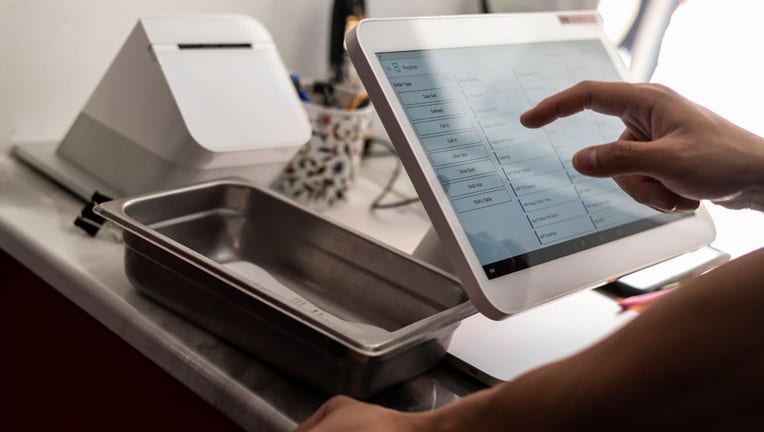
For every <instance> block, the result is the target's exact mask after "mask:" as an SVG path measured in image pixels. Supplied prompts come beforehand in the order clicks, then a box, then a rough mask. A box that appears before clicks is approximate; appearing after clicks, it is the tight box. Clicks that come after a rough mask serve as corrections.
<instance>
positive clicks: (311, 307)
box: [96, 180, 475, 397]
mask: <svg viewBox="0 0 764 432" xmlns="http://www.w3.org/2000/svg"><path fill="white" fill-rule="evenodd" d="M96 212H97V213H99V214H101V215H102V216H104V217H105V218H107V219H109V220H111V221H113V222H114V223H116V224H117V225H119V226H121V227H122V228H123V230H124V231H123V232H124V234H123V238H124V242H125V245H126V248H125V270H126V273H127V276H128V278H129V279H130V281H131V282H132V284H133V285H134V286H135V287H136V288H137V289H138V290H140V291H141V292H143V293H144V294H146V295H148V296H150V297H152V298H154V299H156V300H157V301H159V302H161V303H163V304H165V305H167V306H168V307H170V308H172V309H174V310H176V311H177V312H178V313H180V314H182V315H184V316H186V317H187V318H189V319H190V320H192V321H195V322H196V323H198V324H199V325H201V326H203V327H205V328H207V329H208V330H210V331H212V332H213V333H216V334H218V335H220V336H222V337H223V338H226V339H228V340H229V341H231V342H233V343H234V344H236V345H238V346H240V347H242V348H243V349H245V350H247V351H249V352H251V353H252V354H254V355H255V356H257V357H258V358H260V359H261V360H263V361H265V362H267V363H269V364H271V365H272V366H273V367H275V368H278V369H280V370H282V371H284V372H286V373H288V374H290V375H292V376H294V377H296V378H299V379H301V380H303V381H305V382H306V383H309V384H310V385H312V386H313V387H315V388H317V389H319V390H321V391H323V392H325V393H329V394H334V393H344V394H349V395H352V396H356V397H368V396H370V395H372V394H374V393H376V392H378V391H379V390H382V389H383V388H386V387H388V386H390V385H393V384H395V383H398V382H401V381H404V380H406V379H408V378H411V377H413V376H415V375H417V374H419V373H421V372H423V371H425V370H427V369H428V368H430V367H432V366H433V365H434V364H435V363H437V362H438V361H439V360H440V359H441V358H442V357H443V356H444V355H445V352H446V348H447V346H448V343H449V341H450V339H451V335H452V333H453V331H454V330H455V329H456V326H457V325H458V324H459V322H460V321H461V320H462V319H464V318H465V317H467V316H469V315H471V314H473V313H475V310H474V308H473V307H472V305H471V303H469V301H468V299H467V297H466V295H465V294H464V292H463V291H462V289H461V287H460V285H459V283H458V281H457V280H455V279H454V278H453V277H451V276H449V275H448V274H446V273H444V272H442V271H440V270H438V269H436V268H434V267H431V266H429V265H428V264H426V263H424V262H421V261H418V260H416V259H414V258H412V257H410V256H408V255H406V254H403V253H401V252H399V251H397V250H395V249H392V248H390V247H388V246H386V245H383V244H381V243H379V242H376V241H374V240H372V239H370V238H368V237H365V236H364V235H362V234H359V233H357V232H354V231H353V230H351V229H349V228H346V227H342V226H339V225H337V224H336V223H334V222H331V221H329V220H327V219H326V218H324V217H323V216H321V215H319V214H317V213H314V212H311V211H308V210H306V209H304V208H302V207H299V206H298V205H296V204H294V203H292V202H290V201H288V200H286V199H285V198H282V197H280V196H278V195H277V194H275V193H273V192H270V191H268V190H264V189H260V188H257V187H255V186H253V185H251V184H248V183H246V182H243V181H237V180H224V181H215V182H209V183H204V184H200V185H196V186H191V187H186V188H181V189H177V190H172V191H168V192H159V193H154V194H149V195H144V196H140V197H136V198H127V199H121V200H116V201H111V202H108V203H105V204H102V205H101V206H100V207H98V208H97V209H96Z"/></svg>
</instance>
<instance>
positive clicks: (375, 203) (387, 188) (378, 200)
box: [371, 140, 419, 210]
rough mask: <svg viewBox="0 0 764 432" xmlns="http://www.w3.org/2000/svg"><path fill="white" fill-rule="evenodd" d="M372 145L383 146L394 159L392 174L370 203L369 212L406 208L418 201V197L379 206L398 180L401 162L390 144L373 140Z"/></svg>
mask: <svg viewBox="0 0 764 432" xmlns="http://www.w3.org/2000/svg"><path fill="white" fill-rule="evenodd" d="M372 142H373V143H377V144H381V145H382V146H384V147H385V148H386V149H387V150H388V151H389V152H390V153H389V155H390V156H394V157H395V168H394V169H393V173H392V174H391V175H390V178H389V179H388V180H387V184H385V187H384V188H382V191H381V192H380V193H379V195H377V197H376V198H374V201H373V202H372V203H371V210H385V209H392V208H398V207H403V206H407V205H409V204H413V203H415V202H418V201H419V197H417V198H406V199H403V200H400V201H394V202H391V203H386V204H381V201H382V200H383V199H385V197H386V196H387V195H389V194H390V192H391V191H392V190H393V185H395V182H396V181H397V180H398V177H400V175H401V160H400V159H399V158H398V153H396V151H395V148H394V147H393V146H392V144H390V143H388V142H386V141H379V140H373V141H372ZM372 155H373V156H377V154H372Z"/></svg>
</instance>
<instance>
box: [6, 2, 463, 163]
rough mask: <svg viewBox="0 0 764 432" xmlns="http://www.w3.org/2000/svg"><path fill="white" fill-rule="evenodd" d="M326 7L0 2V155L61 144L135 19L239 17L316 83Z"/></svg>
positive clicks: (388, 10)
mask: <svg viewBox="0 0 764 432" xmlns="http://www.w3.org/2000/svg"><path fill="white" fill-rule="evenodd" d="M331 5H332V0H153V1H152V0H131V1H117V0H0V149H2V148H7V144H8V143H9V142H10V141H14V142H17V141H30V140H44V139H58V138H60V137H62V136H63V135H64V134H65V133H66V131H67V129H68V128H69V126H70V124H71V122H72V121H73V120H74V118H75V116H76V115H77V113H78V112H79V110H80V109H81V108H82V106H83V105H84V104H85V102H86V101H87V98H88V97H89V95H90V93H91V92H92V90H93V89H94V88H95V86H96V84H97V83H98V80H99V79H100V77H101V75H102V74H103V73H104V72H105V71H106V69H107V67H108V66H109V63H110V62H111V60H112V58H113V57H114V56H115V55H116V53H117V51H118V50H119V48H120V46H121V45H122V42H123V41H124V39H125V38H126V37H127V35H128V33H129V32H130V30H131V29H132V27H133V25H134V24H135V21H136V20H137V18H138V17H140V16H155V15H171V14H200V13H243V14H248V15H251V16H253V17H255V18H257V19H259V20H260V21H262V22H263V23H264V24H265V25H266V26H267V27H268V28H269V29H270V31H271V33H272V34H273V37H274V39H275V41H276V44H277V46H278V47H279V50H280V52H281V55H282V57H283V58H284V61H285V62H286V64H287V66H288V67H289V68H290V69H291V70H293V71H296V72H298V73H300V74H302V75H303V76H308V77H316V76H322V75H323V74H324V71H325V69H326V66H327V57H328V43H329V42H328V31H329V21H330V15H331ZM477 5H478V1H477V0H438V1H424V0H419V1H415V0H367V6H368V9H369V14H370V15H373V16H391V15H422V14H448V13H471V12H476V11H477Z"/></svg>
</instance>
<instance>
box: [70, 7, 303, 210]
mask: <svg viewBox="0 0 764 432" xmlns="http://www.w3.org/2000/svg"><path fill="white" fill-rule="evenodd" d="M310 134H311V128H310V123H309V120H308V117H307V115H306V113H305V110H304V109H303V107H302V104H301V102H300V100H299V98H298V96H297V94H296V92H295V89H294V87H293V85H292V82H291V80H290V78H289V74H288V72H287V70H286V68H285V66H284V64H283V62H282V61H281V58H280V57H279V54H278V52H277V50H276V47H275V45H274V44H273V40H272V39H271V36H270V34H269V33H268V31H267V30H266V28H265V27H264V26H263V25H262V24H260V23H259V22H257V21H255V20H254V19H252V18H249V17H246V16H212V17H210V16H200V17H180V18H143V19H140V20H139V21H138V23H137V25H136V26H135V28H134V29H133V31H132V33H131V34H130V36H129V37H128V39H127V41H126V42H125V44H124V45H123V46H122V49H121V50H120V51H119V53H118V54H117V57H116V58H115V59H114V61H113V62H112V64H111V66H110V67H109V69H108V71H107V72H106V74H105V75H104V77H103V78H102V79H101V82H100V83H99V84H98V86H97V88H96V89H95V91H94V92H93V94H92V95H91V97H90V99H89V100H88V102H87V105H86V106H85V108H84V109H83V110H82V112H81V113H80V114H79V116H78V117H77V119H76V120H75V122H74V124H73V125H72V127H71V129H70V130H69V132H68V133H67V135H66V137H65V138H64V140H63V141H62V142H61V143H60V145H59V146H58V149H57V151H56V154H57V157H59V158H62V159H64V160H65V161H66V162H67V163H68V164H71V165H74V166H76V167H77V168H78V169H79V170H81V171H83V172H84V173H86V174H87V175H89V176H91V177H92V178H93V179H94V180H95V181H96V183H97V184H102V185H103V184H105V185H107V186H108V187H109V189H110V190H111V191H112V193H114V194H115V195H133V194H138V193H144V192H148V191H152V190H158V189H167V188H171V187H177V186H181V185H185V184H188V183H192V182H197V181H201V180H207V179H210V178H215V177H221V176H227V175H236V176H240V177H244V178H247V179H249V180H252V181H254V182H255V183H261V184H264V183H268V182H270V181H272V180H273V179H274V178H275V177H276V175H277V174H278V171H279V170H280V169H281V168H282V167H283V166H284V165H285V163H286V161H288V160H289V159H290V158H291V157H292V155H293V154H294V153H295V152H296V150H297V149H298V148H299V147H300V146H301V145H302V144H304V143H306V142H307V141H308V140H309V139H310Z"/></svg>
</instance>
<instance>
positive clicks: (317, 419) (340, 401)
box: [294, 395, 353, 432]
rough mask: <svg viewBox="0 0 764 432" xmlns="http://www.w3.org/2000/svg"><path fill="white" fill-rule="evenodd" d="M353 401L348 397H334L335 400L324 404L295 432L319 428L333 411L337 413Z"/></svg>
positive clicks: (332, 399)
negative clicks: (340, 408)
mask: <svg viewBox="0 0 764 432" xmlns="http://www.w3.org/2000/svg"><path fill="white" fill-rule="evenodd" d="M351 401H353V399H351V398H349V397H347V396H342V395H339V396H334V397H333V398H331V399H329V400H328V401H326V402H324V404H323V405H321V406H320V407H319V408H318V409H317V410H316V412H314V413H313V414H311V416H310V417H308V418H307V419H306V420H305V421H303V422H302V423H301V424H300V425H299V426H297V429H295V430H294V432H306V431H309V430H311V429H312V428H313V427H315V426H317V425H318V424H319V423H321V421H322V420H323V419H324V418H325V417H326V416H328V415H329V414H331V413H332V412H333V411H336V410H337V409H339V407H341V406H343V405H345V404H347V403H350V402H351Z"/></svg>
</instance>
